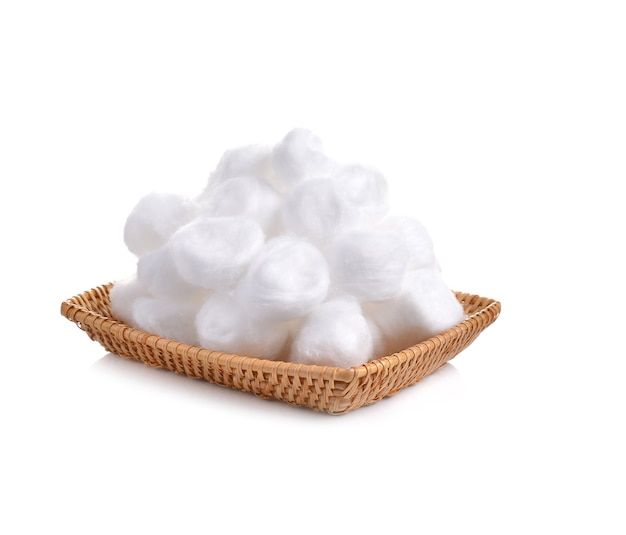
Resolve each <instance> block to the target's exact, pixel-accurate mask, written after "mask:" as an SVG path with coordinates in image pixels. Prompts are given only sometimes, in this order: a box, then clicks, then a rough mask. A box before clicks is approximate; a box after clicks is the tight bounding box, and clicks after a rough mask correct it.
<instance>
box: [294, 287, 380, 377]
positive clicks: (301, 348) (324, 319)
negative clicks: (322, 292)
mask: <svg viewBox="0 0 626 535" xmlns="http://www.w3.org/2000/svg"><path fill="white" fill-rule="evenodd" d="M373 356H374V339H373V337H372V332H371V330H370V327H369V324H368V322H367V321H366V319H365V317H364V316H363V314H362V313H361V307H360V306H359V304H358V303H357V302H356V301H354V300H344V299H338V300H332V301H326V302H325V303H322V304H321V305H320V306H318V307H317V308H315V309H314V310H313V311H312V312H311V313H310V314H309V315H308V316H307V317H306V319H305V320H304V323H303V324H302V327H301V328H300V330H299V331H298V333H297V334H296V336H295V339H294V341H293V343H292V346H291V353H290V355H289V360H290V361H291V362H295V363H299V364H319V365H322V366H339V367H344V368H349V367H351V366H358V365H360V364H364V363H365V362H368V361H370V360H371V359H372V358H373Z"/></svg>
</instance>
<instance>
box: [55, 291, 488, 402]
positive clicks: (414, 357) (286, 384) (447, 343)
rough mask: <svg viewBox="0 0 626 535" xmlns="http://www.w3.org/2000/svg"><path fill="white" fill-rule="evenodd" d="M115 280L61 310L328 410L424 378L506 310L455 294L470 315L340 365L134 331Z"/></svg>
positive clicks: (136, 347) (112, 344) (215, 377)
mask: <svg viewBox="0 0 626 535" xmlns="http://www.w3.org/2000/svg"><path fill="white" fill-rule="evenodd" d="M111 286H112V283H109V284H105V285H103V286H98V287H97V288H93V289H91V290H88V291H86V292H84V293H81V294H79V295H76V296H74V297H72V298H70V299H68V300H66V301H64V302H63V303H62V304H61V314H63V315H64V316H65V317H66V318H68V319H69V320H71V321H73V322H75V323H76V324H77V325H78V326H79V327H80V328H81V329H82V330H83V331H85V332H86V333H87V334H88V335H89V337H90V338H91V339H92V340H95V341H97V342H99V343H100V344H101V345H102V346H104V348H105V349H106V350H107V351H109V352H111V353H115V354H117V355H121V356H122V357H126V358H132V359H135V360H139V361H141V362H143V363H144V364H147V365H150V366H154V367H157V368H167V369H168V370H171V371H173V372H176V373H181V374H185V375H188V376H190V377H195V378H198V379H205V380H207V381H209V382H211V383H216V384H219V385H223V386H228V387H231V388H234V389H237V390H242V391H244V392H252V393H253V394H255V395H257V396H260V397H262V398H274V399H278V400H280V401H285V402H286V403H290V404H293V405H302V406H306V407H309V408H311V409H313V410H315V411H321V412H326V413H329V414H343V413H346V412H349V411H352V410H354V409H357V408H359V407H362V406H364V405H369V404H371V403H374V402H375V401H378V400H380V399H382V398H384V397H386V396H390V395H392V394H395V393H396V392H398V391H400V390H402V389H403V388H405V387H407V386H409V385H411V384H414V383H416V382H417V381H419V380H420V379H423V378H424V377H426V376H427V375H428V374H430V373H432V372H433V371H435V370H437V369H438V368H440V367H441V366H443V365H444V364H445V363H446V362H448V361H449V360H450V359H452V358H454V357H455V356H456V355H458V354H459V352H461V351H462V350H463V349H465V348H466V347H467V346H469V345H470V344H471V343H472V342H473V341H474V340H475V339H476V337H477V336H478V335H479V334H480V333H481V332H482V331H483V330H484V329H485V328H487V327H488V326H489V325H491V324H492V323H493V322H494V321H495V320H496V318H497V317H498V314H499V313H500V303H499V302H498V301H495V300H493V299H488V298H485V297H480V296H477V295H470V294H466V293H460V292H456V296H457V299H458V300H459V301H460V303H461V304H462V305H463V307H464V309H465V312H466V314H467V315H468V317H467V319H465V320H464V321H462V322H461V323H459V324H458V325H455V326H454V327H452V328H451V329H449V330H447V331H445V332H443V333H441V334H439V335H437V336H434V337H432V338H430V339H428V340H426V341H424V342H421V343H419V344H417V345H415V346H413V347H409V348H407V349H405V350H403V351H400V352H399V353H395V354H393V355H389V356H385V357H382V358H379V359H376V360H373V361H370V362H368V363H367V364H363V365H361V366H354V367H352V368H336V367H330V366H317V365H307V364H294V363H289V362H282V361H276V362H275V361H271V360H265V359H258V358H251V357H244V356H239V355H230V354H227V353H221V352H218V351H210V350H207V349H202V348H199V347H194V346H190V345H187V344H183V343H180V342H176V341H174V340H168V339H167V338H162V337H160V336H157V335H154V334H150V333H147V332H144V331H140V330H137V329H133V328H132V327H129V326H128V325H125V324H124V323H121V322H120V321H117V320H115V319H113V318H112V317H111V308H110V303H109V289H110V288H111Z"/></svg>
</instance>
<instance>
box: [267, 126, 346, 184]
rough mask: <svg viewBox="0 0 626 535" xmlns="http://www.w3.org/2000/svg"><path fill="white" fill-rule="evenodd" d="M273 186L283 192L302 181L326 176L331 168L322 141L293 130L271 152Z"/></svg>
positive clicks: (313, 135)
mask: <svg viewBox="0 0 626 535" xmlns="http://www.w3.org/2000/svg"><path fill="white" fill-rule="evenodd" d="M272 165H273V169H274V177H273V180H274V186H275V187H276V189H277V190H278V191H280V192H282V193H285V192H287V191H289V190H290V189H292V188H293V187H294V186H296V185H298V184H299V183H301V182H302V181H304V180H308V179H310V178H323V177H328V176H330V174H331V173H332V170H333V168H334V166H335V164H334V162H333V161H332V159H330V158H329V157H328V156H327V155H326V154H325V153H324V147H323V145H322V141H321V140H320V138H319V137H317V136H316V135H315V134H313V133H312V132H310V131H309V130H306V129H304V128H294V129H293V130H291V131H290V132H289V133H288V134H287V135H286V136H285V137H284V138H283V139H282V141H280V142H279V143H278V144H277V145H276V146H275V147H274V150H273V154H272Z"/></svg>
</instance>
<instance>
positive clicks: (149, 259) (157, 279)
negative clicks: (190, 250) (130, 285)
mask: <svg viewBox="0 0 626 535" xmlns="http://www.w3.org/2000/svg"><path fill="white" fill-rule="evenodd" d="M137 278H138V279H139V281H141V283H142V284H143V285H144V287H145V288H146V290H147V291H148V293H150V294H151V295H152V296H154V297H165V298H167V297H180V298H184V297H190V296H193V295H194V294H195V293H198V292H199V288H198V287H197V286H193V285H192V284H189V283H188V282H187V281H186V280H185V279H183V278H182V277H181V276H180V275H179V273H178V270H177V269H176V264H175V263H174V258H173V256H172V249H171V247H170V245H169V243H166V244H165V245H162V246H161V247H159V248H158V249H155V250H154V251H150V252H149V253H146V254H144V255H143V256H141V257H140V258H139V260H138V262H137Z"/></svg>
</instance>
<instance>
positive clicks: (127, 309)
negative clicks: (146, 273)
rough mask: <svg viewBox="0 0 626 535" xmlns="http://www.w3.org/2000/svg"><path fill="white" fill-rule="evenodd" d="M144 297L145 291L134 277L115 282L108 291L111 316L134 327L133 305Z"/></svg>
mask: <svg viewBox="0 0 626 535" xmlns="http://www.w3.org/2000/svg"><path fill="white" fill-rule="evenodd" d="M145 295H147V290H146V288H145V286H144V285H143V284H142V283H141V282H140V281H139V279H138V278H137V276H136V275H131V276H130V277H127V278H125V279H120V280H118V281H116V282H115V283H114V284H113V286H111V289H110V290H109V302H110V303H111V315H112V316H113V317H114V318H115V319H117V320H119V321H121V322H122V323H125V324H126V325H129V326H131V327H134V326H135V325H134V321H133V305H134V303H135V301H136V300H137V299H139V298H140V297H143V296H145Z"/></svg>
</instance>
